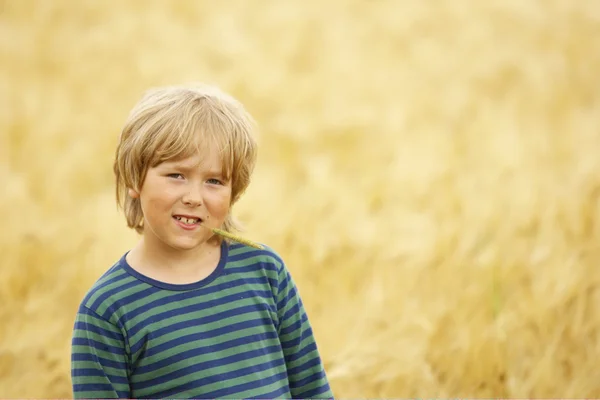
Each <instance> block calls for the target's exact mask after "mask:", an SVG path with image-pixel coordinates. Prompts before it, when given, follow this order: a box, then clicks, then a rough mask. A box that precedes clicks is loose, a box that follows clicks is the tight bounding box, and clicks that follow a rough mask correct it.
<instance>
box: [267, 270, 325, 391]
mask: <svg viewBox="0 0 600 400" xmlns="http://www.w3.org/2000/svg"><path fill="white" fill-rule="evenodd" d="M278 278H279V279H278V281H279V288H278V295H277V313H278V318H279V327H278V333H279V337H280V341H281V345H282V347H283V352H284V355H285V361H286V365H287V371H288V378H289V382H290V390H291V394H292V398H295V399H309V398H311V399H331V398H333V393H332V391H331V388H330V385H329V382H328V380H327V376H326V373H325V369H324V367H323V363H322V361H321V356H320V354H319V350H318V348H317V344H316V342H315V338H314V336H313V331H312V327H311V325H310V321H309V320H308V316H307V314H306V311H305V309H304V306H303V304H302V299H301V298H300V294H299V292H298V289H297V287H296V285H295V283H294V280H293V279H292V276H291V274H290V272H289V271H288V269H287V268H286V267H285V265H282V267H281V269H280V270H279V277H278Z"/></svg>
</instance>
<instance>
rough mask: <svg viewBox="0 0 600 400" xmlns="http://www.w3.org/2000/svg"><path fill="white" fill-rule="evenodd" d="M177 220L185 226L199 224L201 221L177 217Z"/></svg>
mask: <svg viewBox="0 0 600 400" xmlns="http://www.w3.org/2000/svg"><path fill="white" fill-rule="evenodd" d="M175 218H176V219H177V220H179V221H181V222H183V223H184V224H188V225H191V224H197V223H198V221H200V220H199V219H198V218H185V217H180V216H176V217H175Z"/></svg>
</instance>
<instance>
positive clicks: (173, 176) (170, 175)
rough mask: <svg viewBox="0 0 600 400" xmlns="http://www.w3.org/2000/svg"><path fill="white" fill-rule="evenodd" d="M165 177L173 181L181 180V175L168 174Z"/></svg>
mask: <svg viewBox="0 0 600 400" xmlns="http://www.w3.org/2000/svg"><path fill="white" fill-rule="evenodd" d="M167 176H168V177H169V178H175V179H179V178H183V175H181V174H169V175H167Z"/></svg>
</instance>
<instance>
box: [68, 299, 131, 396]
mask: <svg viewBox="0 0 600 400" xmlns="http://www.w3.org/2000/svg"><path fill="white" fill-rule="evenodd" d="M127 365H128V364H127V353H126V348H125V340H124V337H123V334H122V333H121V331H120V330H119V329H118V328H117V327H116V326H115V325H114V324H111V323H110V322H108V321H107V320H105V319H104V318H102V317H101V316H99V315H98V314H96V313H94V312H93V311H91V310H90V309H88V308H86V307H85V306H83V305H82V306H81V307H80V308H79V311H78V312H77V315H76V318H75V325H74V327H73V337H72V343H71V380H72V384H73V397H74V398H75V399H84V398H86V399H90V398H95V399H99V398H130V392H129V382H128V378H127V376H128V372H127V371H128V368H127Z"/></svg>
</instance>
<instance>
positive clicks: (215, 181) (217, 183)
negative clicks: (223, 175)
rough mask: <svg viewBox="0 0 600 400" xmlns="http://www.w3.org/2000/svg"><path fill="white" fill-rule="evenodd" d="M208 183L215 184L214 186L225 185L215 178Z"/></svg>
mask: <svg viewBox="0 0 600 400" xmlns="http://www.w3.org/2000/svg"><path fill="white" fill-rule="evenodd" d="M208 183H213V184H216V185H222V184H223V183H222V182H221V181H220V180H218V179H214V178H211V179H209V180H208Z"/></svg>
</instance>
